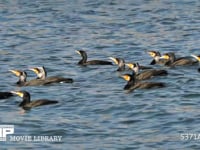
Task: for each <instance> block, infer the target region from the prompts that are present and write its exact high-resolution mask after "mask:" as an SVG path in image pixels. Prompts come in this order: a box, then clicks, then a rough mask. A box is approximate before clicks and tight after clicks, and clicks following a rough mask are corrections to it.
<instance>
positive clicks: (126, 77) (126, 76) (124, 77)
mask: <svg viewBox="0 0 200 150" xmlns="http://www.w3.org/2000/svg"><path fill="white" fill-rule="evenodd" d="M120 77H121V78H123V79H124V80H126V81H130V76H128V75H122V76H120Z"/></svg>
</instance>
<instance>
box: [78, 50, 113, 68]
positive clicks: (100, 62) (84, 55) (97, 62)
mask: <svg viewBox="0 0 200 150" xmlns="http://www.w3.org/2000/svg"><path fill="white" fill-rule="evenodd" d="M76 52H77V53H78V54H79V55H81V57H82V59H81V60H80V61H79V62H78V64H79V65H112V62H109V61H104V60H90V61H87V53H86V52H85V51H83V50H77V51H76Z"/></svg>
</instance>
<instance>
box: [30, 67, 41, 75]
mask: <svg viewBox="0 0 200 150" xmlns="http://www.w3.org/2000/svg"><path fill="white" fill-rule="evenodd" d="M29 70H31V71H33V72H35V73H36V74H38V73H39V72H38V69H37V68H29Z"/></svg>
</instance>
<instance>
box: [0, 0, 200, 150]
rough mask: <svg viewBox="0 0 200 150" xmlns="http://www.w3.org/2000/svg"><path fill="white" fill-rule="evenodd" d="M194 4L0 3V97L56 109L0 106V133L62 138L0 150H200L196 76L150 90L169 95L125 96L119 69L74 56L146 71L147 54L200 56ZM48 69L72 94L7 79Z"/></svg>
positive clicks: (116, 0)
mask: <svg viewBox="0 0 200 150" xmlns="http://www.w3.org/2000/svg"><path fill="white" fill-rule="evenodd" d="M199 33H200V1H197V0H182V1H179V0H163V1H159V0H150V1H148V0H125V1H120V0H107V1H104V0H97V1H92V0H74V1H70V0H49V1H44V0H36V1H25V0H14V1H9V0H2V1H0V56H1V58H0V66H1V70H0V79H1V84H0V88H1V91H11V90H26V91H28V92H30V94H31V98H32V100H36V99H39V98H47V99H52V100H58V101H59V103H58V104H56V105H49V106H43V107H38V108H35V109H32V110H31V111H29V112H27V113H24V114H21V113H20V108H19V107H18V104H19V103H20V101H21V98H20V97H17V96H16V97H12V98H9V99H5V100H1V101H0V124H2V125H3V124H9V125H14V126H15V133H14V134H13V135H21V136H23V135H26V136H34V135H36V136H43V135H45V136H55V135H57V136H62V141H61V142H41V141H38V142H26V141H20V142H14V141H13V142H9V141H7V142H2V141H0V149H30V148H33V149H48V150H49V149H69V150H77V149H87V150H88V149H99V150H100V149H106V150H108V149H109V150H112V149H113V150H116V149H120V150H121V149H123V150H125V149H126V150H127V149H130V150H133V149H142V150H143V149H148V150H149V149H164V150H165V149H166V150H167V149H181V150H182V149H199V148H200V144H199V140H200V139H194V138H191V139H190V140H184V139H182V137H181V135H182V134H188V133H191V134H196V135H198V134H200V127H199V124H200V121H199V118H200V110H199V107H200V102H199V97H200V93H199V87H200V86H199V81H200V79H199V73H198V72H197V68H198V66H190V67H175V68H169V67H163V66H156V68H162V69H166V70H167V71H168V72H169V75H168V76H165V77H158V78H154V79H152V81H161V82H164V83H166V85H167V87H165V88H162V89H152V90H139V89H138V90H135V91H134V92H132V93H129V94H127V93H126V92H125V91H124V90H123V87H124V85H125V84H126V82H125V81H124V80H123V79H121V78H120V77H119V76H120V75H121V74H123V72H122V73H120V72H117V71H116V69H117V66H115V65H113V66H87V67H82V66H79V65H77V62H78V61H79V60H80V56H79V55H78V54H76V53H75V50H77V49H84V50H86V51H87V53H88V59H89V60H92V59H102V60H109V59H108V57H122V58H124V59H125V60H126V62H139V63H140V64H142V65H148V64H149V63H150V62H151V58H150V56H149V55H148V54H147V53H146V52H147V51H148V50H158V51H160V52H161V53H162V54H163V53H165V52H175V53H176V55H177V57H178V56H189V55H191V54H197V55H198V54H200V51H199V48H200V34H199ZM35 66H45V67H46V68H47V72H48V76H54V75H59V76H63V77H71V78H73V79H74V83H72V84H64V83H61V84H53V85H48V86H35V87H17V86H16V85H15V84H14V83H15V82H16V81H17V77H15V76H14V75H13V74H11V73H10V72H9V70H10V69H20V70H26V71H27V73H28V80H30V79H33V78H35V75H34V73H33V72H31V71H29V70H28V68H30V67H35Z"/></svg>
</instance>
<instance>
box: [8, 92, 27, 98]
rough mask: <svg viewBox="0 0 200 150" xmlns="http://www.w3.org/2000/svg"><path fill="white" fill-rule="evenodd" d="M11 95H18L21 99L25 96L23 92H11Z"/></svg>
mask: <svg viewBox="0 0 200 150" xmlns="http://www.w3.org/2000/svg"><path fill="white" fill-rule="evenodd" d="M10 93H12V94H16V95H18V96H19V97H23V96H24V94H23V93H22V92H20V91H10Z"/></svg>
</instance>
